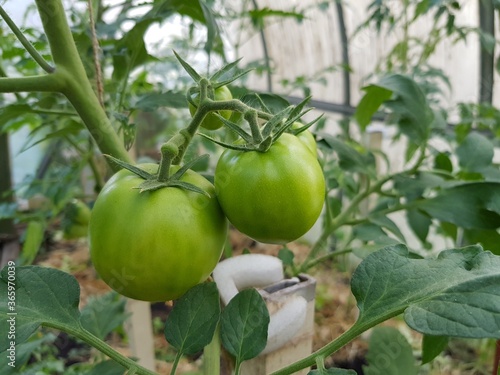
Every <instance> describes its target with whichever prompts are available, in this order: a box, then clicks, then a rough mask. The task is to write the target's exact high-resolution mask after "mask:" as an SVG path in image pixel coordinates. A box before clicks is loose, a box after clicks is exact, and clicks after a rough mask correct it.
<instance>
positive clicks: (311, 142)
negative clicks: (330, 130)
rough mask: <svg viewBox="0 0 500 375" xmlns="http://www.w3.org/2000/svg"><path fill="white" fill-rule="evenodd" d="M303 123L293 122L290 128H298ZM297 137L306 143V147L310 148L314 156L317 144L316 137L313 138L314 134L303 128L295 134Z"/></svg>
mask: <svg viewBox="0 0 500 375" xmlns="http://www.w3.org/2000/svg"><path fill="white" fill-rule="evenodd" d="M303 126H304V125H303V124H301V123H300V122H294V123H293V124H292V129H299V128H301V127H303ZM297 138H298V139H300V141H301V142H302V143H303V144H305V145H306V147H307V148H308V149H309V150H311V152H312V153H313V154H314V156H316V155H317V154H318V146H317V144H316V139H314V135H313V134H312V133H311V132H310V131H309V130H308V129H306V130H304V131H302V132H300V133H299V134H297Z"/></svg>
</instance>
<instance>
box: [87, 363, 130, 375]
mask: <svg viewBox="0 0 500 375" xmlns="http://www.w3.org/2000/svg"><path fill="white" fill-rule="evenodd" d="M124 372H125V368H124V367H123V366H122V365H120V364H119V363H118V362H116V361H113V360H112V359H108V360H106V361H102V362H99V363H98V364H96V365H94V366H93V367H92V369H91V370H90V371H87V372H85V373H84V374H83V375H123V374H124Z"/></svg>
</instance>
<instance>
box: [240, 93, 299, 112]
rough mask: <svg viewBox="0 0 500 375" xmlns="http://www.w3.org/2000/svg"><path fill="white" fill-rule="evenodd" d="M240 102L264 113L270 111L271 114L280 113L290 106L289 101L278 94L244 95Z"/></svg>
mask: <svg viewBox="0 0 500 375" xmlns="http://www.w3.org/2000/svg"><path fill="white" fill-rule="evenodd" d="M240 100H241V101H242V102H243V103H245V104H246V105H248V106H250V107H252V108H255V109H260V110H263V111H267V110H269V111H270V112H271V114H276V113H279V112H281V111H283V110H285V109H287V108H288V107H289V106H290V102H289V101H288V100H286V99H285V98H283V97H281V96H279V95H276V94H266V93H260V94H256V93H250V94H245V95H243V97H242V98H241V99H240ZM262 103H263V104H264V105H263V104H262Z"/></svg>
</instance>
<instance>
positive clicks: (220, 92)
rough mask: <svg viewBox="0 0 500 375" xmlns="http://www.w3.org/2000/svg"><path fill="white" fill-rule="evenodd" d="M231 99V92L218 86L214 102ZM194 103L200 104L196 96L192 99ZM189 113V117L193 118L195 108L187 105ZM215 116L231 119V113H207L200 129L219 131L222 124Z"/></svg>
mask: <svg viewBox="0 0 500 375" xmlns="http://www.w3.org/2000/svg"><path fill="white" fill-rule="evenodd" d="M232 98H233V95H232V94H231V91H230V90H229V89H228V88H227V86H220V87H218V88H216V89H215V90H214V100H230V99H232ZM194 102H195V103H196V104H198V103H199V102H200V99H199V96H198V95H196V96H195V97H194ZM189 112H191V115H192V116H193V115H194V114H195V112H196V107H195V106H194V105H193V104H191V102H190V103H189ZM216 113H217V114H219V115H221V116H222V117H224V118H225V119H229V118H230V117H231V111H224V110H220V111H217V112H214V113H209V114H207V115H206V116H205V118H204V119H203V121H202V123H201V124H200V126H201V127H202V128H205V129H207V130H217V129H219V128H220V127H221V126H222V125H223V123H222V121H221V120H220V119H219V118H218V117H217V115H216Z"/></svg>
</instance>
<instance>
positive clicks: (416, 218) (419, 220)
mask: <svg viewBox="0 0 500 375" xmlns="http://www.w3.org/2000/svg"><path fill="white" fill-rule="evenodd" d="M406 219H407V220H408V225H409V226H410V228H411V229H412V230H413V233H415V234H416V236H417V237H418V239H419V240H420V241H421V242H422V243H423V244H425V242H426V240H427V235H428V234H429V228H430V226H431V224H432V220H431V219H430V218H429V217H428V216H427V215H424V214H423V213H421V212H420V211H418V210H412V209H409V210H406Z"/></svg>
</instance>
